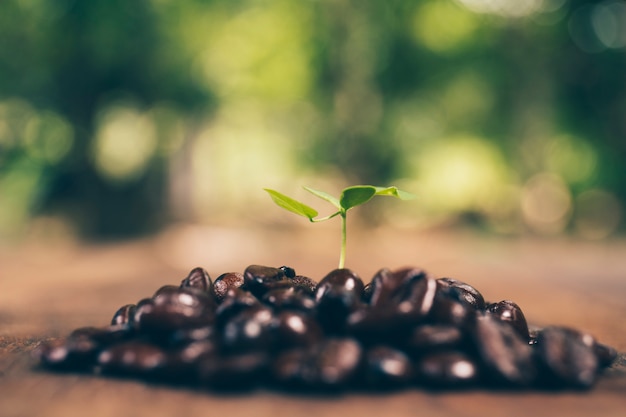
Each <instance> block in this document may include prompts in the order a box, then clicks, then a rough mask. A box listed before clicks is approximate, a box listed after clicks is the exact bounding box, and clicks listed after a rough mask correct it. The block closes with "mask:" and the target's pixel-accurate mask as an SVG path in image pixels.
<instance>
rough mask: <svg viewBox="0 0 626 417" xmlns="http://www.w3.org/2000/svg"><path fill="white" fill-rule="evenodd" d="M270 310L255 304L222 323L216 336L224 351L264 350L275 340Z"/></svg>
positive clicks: (272, 317)
mask: <svg viewBox="0 0 626 417" xmlns="http://www.w3.org/2000/svg"><path fill="white" fill-rule="evenodd" d="M273 319H274V316H273V315H272V310H271V309H269V308H268V307H265V306H260V305H259V306H255V307H250V308H248V309H246V310H243V311H242V312H240V313H239V314H237V315H235V316H234V317H232V318H231V319H230V320H228V322H226V323H225V324H224V327H223V329H222V330H221V331H220V332H219V335H218V338H219V340H220V344H221V346H222V349H223V350H224V351H226V352H249V351H264V350H267V349H269V348H271V347H272V346H273V344H274V341H275V340H276V337H275V333H274V327H273V325H272V324H273Z"/></svg>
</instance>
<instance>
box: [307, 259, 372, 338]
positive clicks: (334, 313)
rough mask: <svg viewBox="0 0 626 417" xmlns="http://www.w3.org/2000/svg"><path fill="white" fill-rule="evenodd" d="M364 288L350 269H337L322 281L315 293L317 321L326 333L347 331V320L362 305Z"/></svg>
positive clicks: (359, 279)
mask: <svg viewBox="0 0 626 417" xmlns="http://www.w3.org/2000/svg"><path fill="white" fill-rule="evenodd" d="M363 287H364V285H363V281H361V278H359V277H358V276H357V275H356V274H355V273H354V272H352V271H351V270H349V269H335V270H334V271H331V272H330V273H329V274H328V275H326V276H325V277H324V279H322V280H321V281H320V283H319V284H318V286H317V289H316V291H315V301H316V303H317V319H318V321H319V323H320V324H321V325H322V327H323V328H324V329H325V330H326V331H328V332H330V333H340V332H343V331H344V330H345V321H346V318H347V317H348V315H349V314H350V313H351V312H353V311H354V310H356V309H357V307H358V306H359V305H360V303H361V296H362V294H363Z"/></svg>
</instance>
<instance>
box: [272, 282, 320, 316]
mask: <svg viewBox="0 0 626 417" xmlns="http://www.w3.org/2000/svg"><path fill="white" fill-rule="evenodd" d="M262 301H263V302H264V303H265V304H267V305H268V306H270V307H272V309H274V310H276V311H281V310H296V311H302V312H312V311H313V309H314V308H315V301H314V300H313V298H312V297H309V296H307V295H305V294H303V293H302V292H299V291H296V290H295V288H293V287H291V288H279V289H276V290H271V291H269V292H267V293H265V295H264V296H263V298H262Z"/></svg>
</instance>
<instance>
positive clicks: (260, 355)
mask: <svg viewBox="0 0 626 417" xmlns="http://www.w3.org/2000/svg"><path fill="white" fill-rule="evenodd" d="M268 369H269V357H268V355H267V353H265V352H247V353H239V354H235V355H227V356H215V355H208V356H204V357H202V358H201V359H200V360H199V361H198V365H197V371H198V380H199V381H200V383H201V384H202V385H206V386H208V387H210V388H212V389H215V390H218V391H245V390H249V389H251V388H254V387H255V386H257V385H259V384H261V383H262V382H263V381H265V380H267V378H268V375H269V372H268Z"/></svg>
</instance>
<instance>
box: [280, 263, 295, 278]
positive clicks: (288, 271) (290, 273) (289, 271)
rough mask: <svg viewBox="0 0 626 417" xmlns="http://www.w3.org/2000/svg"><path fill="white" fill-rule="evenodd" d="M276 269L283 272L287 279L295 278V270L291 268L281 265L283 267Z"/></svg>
mask: <svg viewBox="0 0 626 417" xmlns="http://www.w3.org/2000/svg"><path fill="white" fill-rule="evenodd" d="M278 269H280V270H281V271H283V272H284V274H285V276H286V277H287V278H295V276H296V270H295V269H293V268H291V267H289V266H285V265H283V266H281V267H279V268H278Z"/></svg>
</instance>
